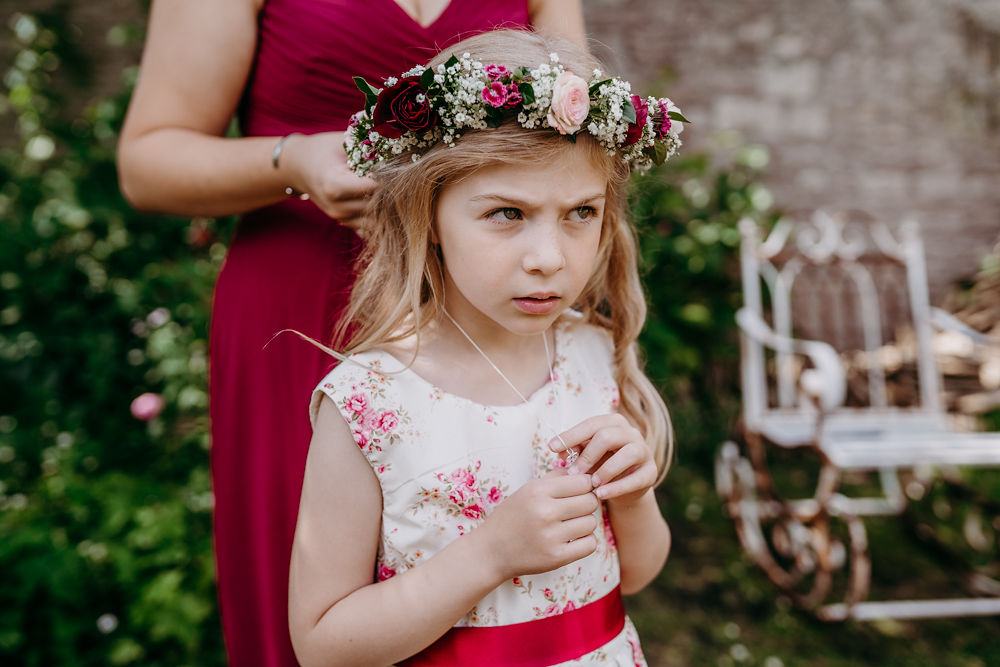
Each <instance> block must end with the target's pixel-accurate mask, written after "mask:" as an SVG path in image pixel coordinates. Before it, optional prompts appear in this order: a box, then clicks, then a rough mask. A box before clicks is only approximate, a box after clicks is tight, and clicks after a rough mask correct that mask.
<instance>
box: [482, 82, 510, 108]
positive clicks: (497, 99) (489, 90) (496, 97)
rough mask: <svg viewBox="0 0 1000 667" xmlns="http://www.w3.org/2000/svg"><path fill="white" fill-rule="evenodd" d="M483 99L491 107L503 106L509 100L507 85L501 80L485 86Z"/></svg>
mask: <svg viewBox="0 0 1000 667" xmlns="http://www.w3.org/2000/svg"><path fill="white" fill-rule="evenodd" d="M483 101H484V102H486V103H487V104H489V105H490V106H491V107H502V106H503V105H504V104H506V102H507V87H506V86H504V85H503V84H502V83H500V82H499V81H493V82H492V83H490V85H488V86H486V87H485V88H483Z"/></svg>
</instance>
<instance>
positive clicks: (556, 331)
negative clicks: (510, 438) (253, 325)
mask: <svg viewBox="0 0 1000 667" xmlns="http://www.w3.org/2000/svg"><path fill="white" fill-rule="evenodd" d="M390 1H391V0H390ZM569 324H570V320H568V319H565V318H562V317H560V318H559V319H558V320H556V322H555V324H554V328H553V330H552V332H553V338H554V344H553V351H552V375H553V376H554V377H555V378H556V381H558V380H559V375H558V373H559V369H560V367H561V366H562V363H561V361H560V353H561V352H562V350H563V344H564V342H565V340H564V333H565V332H564V330H565V328H566V327H567V326H569ZM372 352H373V353H375V354H379V355H381V356H384V357H388V358H389V359H392V360H393V361H394V362H396V363H397V364H400V365H405V364H404V362H403V361H401V360H399V359H397V358H396V357H395V356H393V355H392V354H390V353H388V352H386V351H385V350H372ZM386 372H387V373H400V374H407V375H409V376H410V377H412V378H414V379H415V380H416V381H417V382H419V383H420V384H423V385H425V386H426V387H428V388H429V389H430V390H431V391H432V392H433V393H435V394H438V395H440V396H448V397H451V398H453V399H455V400H457V401H459V402H462V403H468V404H469V405H473V406H475V407H479V408H484V409H487V410H510V409H513V408H519V407H522V406H525V405H534V404H536V403H538V401H539V400H541V398H542V397H547V396H548V395H549V394H550V393H551V392H552V390H553V388H554V387H553V383H552V380H546V381H545V383H544V384H543V385H542V386H540V387H539V388H538V389H536V390H535V391H533V392H532V393H531V395H530V396H528V400H527V401H518V402H517V403H500V404H487V403H480V402H479V401H476V400H474V399H471V398H469V397H467V396H462V395H460V394H455V393H453V392H450V391H448V390H447V389H443V388H441V387H439V386H438V385H436V384H434V383H433V382H431V381H430V380H428V379H426V378H424V377H423V376H422V375H420V374H419V373H417V372H416V371H414V370H413V369H412V368H410V367H406V368H400V369H399V370H388V369H387V371H386Z"/></svg>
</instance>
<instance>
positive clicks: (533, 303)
mask: <svg viewBox="0 0 1000 667" xmlns="http://www.w3.org/2000/svg"><path fill="white" fill-rule="evenodd" d="M560 301H562V299H560V298H559V297H558V296H556V295H554V294H552V295H548V296H543V295H532V296H522V297H517V298H516V299H514V305H516V306H517V307H518V308H520V309H521V310H522V311H524V312H526V313H529V314H531V315H545V314H547V313H551V312H552V311H553V310H554V309H555V308H556V307H557V306H558V305H559V302H560Z"/></svg>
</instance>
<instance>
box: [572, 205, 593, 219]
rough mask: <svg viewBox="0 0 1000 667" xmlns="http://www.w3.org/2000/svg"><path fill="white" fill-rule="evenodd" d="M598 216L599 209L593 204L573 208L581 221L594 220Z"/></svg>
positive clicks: (574, 215) (575, 216)
mask: <svg viewBox="0 0 1000 667" xmlns="http://www.w3.org/2000/svg"><path fill="white" fill-rule="evenodd" d="M596 216H597V209H596V208H594V207H593V206H578V207H577V208H575V209H573V217H574V218H576V219H577V220H579V221H581V222H586V221H588V220H593V219H594V218H595V217H596Z"/></svg>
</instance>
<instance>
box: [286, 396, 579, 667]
mask: <svg viewBox="0 0 1000 667" xmlns="http://www.w3.org/2000/svg"><path fill="white" fill-rule="evenodd" d="M590 488H591V485H590V478H589V477H588V476H586V475H576V476H574V477H570V476H568V475H565V474H564V473H558V474H551V475H549V476H547V477H543V478H542V479H537V480H532V481H531V482H528V483H527V484H526V485H525V486H524V487H522V488H521V489H519V490H518V491H517V492H515V493H514V494H513V495H511V496H510V497H509V498H507V499H505V500H504V501H503V502H501V503H500V504H499V505H498V506H497V507H496V508H494V510H493V512H492V513H491V514H490V516H489V518H488V519H487V520H486V521H485V522H484V523H483V524H482V525H480V526H479V527H477V528H476V529H475V530H472V531H470V532H469V533H467V534H466V535H464V536H463V537H460V538H458V539H456V540H455V541H454V542H452V543H451V544H449V545H448V546H447V547H445V548H444V549H442V550H441V551H440V552H438V553H437V554H436V555H434V556H433V557H431V558H429V559H427V560H426V561H425V562H423V563H421V564H419V565H418V566H417V567H414V568H413V569H411V570H408V571H406V572H403V573H402V574H399V575H397V576H395V577H393V578H391V579H388V580H386V581H383V582H380V583H373V573H374V569H375V560H376V555H377V553H378V542H379V534H380V521H381V512H382V500H381V491H380V488H379V484H378V480H377V479H376V477H375V475H374V473H373V472H372V469H371V466H370V465H369V464H368V462H367V461H366V460H365V458H364V456H363V454H362V453H361V451H360V450H359V448H358V446H357V444H355V442H354V439H353V437H352V436H351V433H350V431H349V429H348V426H347V424H346V422H345V421H344V420H343V418H342V417H341V415H340V413H339V412H338V411H337V408H336V406H335V405H334V404H333V402H332V401H331V400H330V399H329V398H324V399H323V401H322V403H321V404H320V408H319V415H318V417H317V422H316V428H315V431H314V435H313V440H312V443H311V444H310V447H309V455H308V459H307V462H306V472H305V480H304V483H303V487H302V502H301V505H300V508H299V518H298V524H297V526H296V531H295V541H294V544H293V548H292V561H291V573H290V579H289V604H288V607H289V629H290V632H291V637H292V645H293V646H294V647H295V654H296V656H297V657H298V659H299V661H300V662H301V663H302V664H303V665H304V667H310V666H312V665H334V664H336V665H386V664H391V663H393V662H396V661H399V660H402V659H403V658H406V657H408V656H410V655H412V654H414V653H416V652H418V651H420V650H421V649H423V648H425V647H426V646H428V645H430V644H431V643H432V642H433V641H434V640H435V639H437V638H438V637H440V636H441V635H442V634H444V633H445V632H446V631H447V630H448V629H449V628H451V627H452V625H454V624H455V622H456V621H458V619H460V618H461V617H462V616H464V615H465V614H466V613H467V612H468V611H469V610H470V609H471V608H472V607H473V606H474V605H475V604H476V603H477V602H478V601H479V600H481V599H482V598H483V597H485V596H486V594H487V593H489V592H490V591H492V590H493V589H494V588H496V587H497V586H498V585H500V584H501V583H502V582H503V581H505V580H506V579H509V578H511V577H513V576H516V575H520V574H531V573H536V572H547V571H549V570H552V569H555V568H557V567H560V566H562V565H565V564H567V563H570V562H573V561H574V560H577V559H579V558H582V557H584V556H586V555H588V554H590V553H592V552H593V551H594V549H595V548H596V546H597V542H596V539H595V537H594V535H593V531H594V530H595V529H596V525H597V524H596V520H595V519H594V517H593V516H592V514H591V513H592V512H593V511H594V510H595V509H596V508H597V501H596V499H595V498H594V496H593V494H592V493H590Z"/></svg>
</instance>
